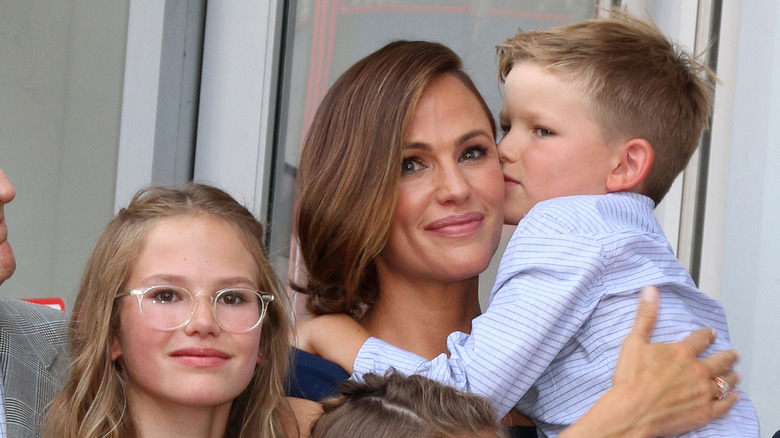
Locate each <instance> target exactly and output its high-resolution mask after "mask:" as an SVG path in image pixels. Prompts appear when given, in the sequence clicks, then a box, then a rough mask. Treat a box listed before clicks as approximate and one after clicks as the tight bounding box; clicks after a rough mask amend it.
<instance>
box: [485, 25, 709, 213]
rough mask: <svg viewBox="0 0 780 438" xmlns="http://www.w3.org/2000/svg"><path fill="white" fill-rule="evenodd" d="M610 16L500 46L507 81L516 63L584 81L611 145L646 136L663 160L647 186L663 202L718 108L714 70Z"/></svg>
mask: <svg viewBox="0 0 780 438" xmlns="http://www.w3.org/2000/svg"><path fill="white" fill-rule="evenodd" d="M610 12H611V14H610V16H609V17H600V18H594V19H591V20H588V21H585V22H582V23H576V24H571V25H567V26H560V27H555V28H552V29H547V30H535V31H531V32H523V31H519V32H518V33H517V35H515V36H514V37H512V38H510V39H508V40H507V41H506V42H504V43H502V44H499V45H498V46H497V49H498V56H499V76H500V79H501V80H502V81H503V80H505V79H506V76H507V75H508V74H509V71H510V70H511V69H512V65H513V64H514V63H515V62H522V61H528V62H533V63H535V64H537V65H541V66H543V67H545V68H547V69H549V71H551V72H553V73H554V74H557V75H560V77H562V78H566V79H568V80H571V81H572V82H574V83H576V84H578V85H579V86H580V87H581V89H582V90H583V93H584V95H583V98H584V99H585V100H586V102H587V103H588V104H589V106H590V108H591V110H592V113H593V116H594V118H595V120H596V123H598V124H599V125H600V128H601V133H602V135H604V137H605V139H606V140H607V143H614V142H620V141H626V140H629V139H632V138H644V139H645V140H647V141H648V142H649V143H650V144H651V145H652V147H653V150H654V152H655V161H654V164H653V166H652V168H651V170H650V173H649V174H648V176H647V178H646V179H645V181H644V182H643V184H642V186H641V191H642V193H643V194H645V195H647V196H649V197H650V198H652V199H653V201H655V203H656V204H658V203H659V202H661V199H662V198H663V197H664V195H665V194H666V192H667V191H669V188H670V187H671V185H672V183H673V182H674V179H675V178H676V177H677V175H678V174H679V173H680V172H681V171H682V170H683V169H685V166H686V165H687V163H688V160H689V159H690V157H691V155H693V152H694V151H695V150H696V147H697V146H698V143H699V138H700V137H701V134H702V132H703V130H704V129H705V128H706V127H707V123H708V122H707V121H708V118H709V116H710V114H711V111H712V103H713V98H714V97H713V94H714V89H713V83H712V82H711V81H709V80H708V79H707V78H706V76H709V77H710V78H711V79H713V80H714V75H713V74H712V72H711V71H710V70H709V69H708V68H707V67H706V66H705V65H703V64H702V63H701V62H700V60H699V59H697V58H693V57H691V56H689V55H688V54H687V53H685V52H684V51H683V50H682V49H681V48H680V47H678V46H676V45H675V44H673V43H672V42H670V41H669V40H668V39H667V38H666V37H665V36H664V35H663V34H662V33H661V32H660V31H659V30H658V29H657V28H656V27H655V26H654V25H652V24H649V23H645V22H643V21H641V20H639V19H637V18H635V17H632V16H631V15H630V14H629V13H628V12H625V11H623V10H620V9H613V10H612V11H610Z"/></svg>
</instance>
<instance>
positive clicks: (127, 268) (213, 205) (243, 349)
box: [46, 184, 293, 438]
mask: <svg viewBox="0 0 780 438" xmlns="http://www.w3.org/2000/svg"><path fill="white" fill-rule="evenodd" d="M262 242H263V229H262V226H261V225H260V223H258V222H257V220H256V219H255V218H254V216H253V215H252V214H251V213H250V212H249V211H248V210H247V209H246V208H244V207H243V206H241V205H240V204H239V203H237V202H236V201H235V200H234V199H233V198H231V197H230V196H229V195H228V194H226V193H225V192H223V191H221V190H219V189H216V188H213V187H209V186H206V185H201V184H190V185H188V186H186V187H185V188H183V189H181V190H171V189H165V188H159V187H152V188H147V189H145V190H142V191H140V192H139V193H138V194H137V195H136V196H135V197H134V198H133V200H132V201H131V202H130V205H129V206H128V207H127V208H125V209H122V210H121V211H120V212H119V214H118V215H117V216H116V217H115V218H114V219H113V220H112V221H111V222H110V223H109V225H108V227H107V228H106V229H105V231H104V232H103V235H102V236H101V237H100V239H99V241H98V243H97V246H96V248H95V250H94V251H93V253H92V255H91V257H90V259H89V261H88V263H87V267H86V270H85V273H84V277H83V279H82V282H81V286H80V288H79V293H78V296H77V298H76V303H75V308H74V313H73V318H72V320H71V323H70V339H69V341H70V352H71V358H72V371H71V375H70V378H69V380H68V381H67V383H66V384H65V387H64V389H63V391H62V392H61V393H60V394H59V395H58V396H57V397H56V398H55V400H54V401H53V404H52V406H51V409H50V410H49V412H50V414H49V418H48V423H47V429H46V430H47V435H49V436H57V437H73V438H76V437H78V438H87V437H120V436H121V437H128V436H135V437H144V436H180V435H181V436H184V435H186V436H188V437H195V436H197V437H222V436H230V437H244V436H247V437H249V436H251V437H257V436H262V437H281V436H284V432H283V419H290V418H291V416H290V415H291V414H289V411H290V410H289V407H288V405H287V403H286V401H285V400H284V399H283V378H284V376H285V375H286V372H287V363H288V345H287V343H288V339H289V330H290V323H289V320H288V316H287V315H288V312H287V305H286V303H285V299H284V296H283V295H282V294H281V293H280V291H279V288H278V283H277V279H276V278H275V276H274V274H273V272H272V270H271V267H270V265H269V263H268V259H267V257H266V252H265V249H264V247H263V244H262ZM284 423H285V425H290V426H291V424H292V423H293V422H291V421H284Z"/></svg>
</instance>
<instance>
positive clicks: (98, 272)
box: [45, 183, 291, 438]
mask: <svg viewBox="0 0 780 438" xmlns="http://www.w3.org/2000/svg"><path fill="white" fill-rule="evenodd" d="M200 214H205V215H210V216H212V217H215V218H219V219H222V220H224V221H225V222H227V223H230V224H233V225H234V226H235V227H236V228H237V229H238V230H239V231H240V233H241V235H242V236H243V237H244V240H245V242H246V244H247V246H248V248H249V249H250V251H251V253H252V256H253V257H254V259H255V262H256V263H257V267H258V272H259V278H258V279H257V281H258V285H259V286H260V288H261V289H262V290H263V291H264V292H267V293H270V294H273V295H274V301H273V302H272V303H271V304H270V305H269V307H268V312H267V314H266V316H265V319H264V320H263V323H262V336H261V339H260V352H261V354H262V358H263V360H262V364H261V365H258V366H257V367H256V369H255V373H254V376H253V377H252V380H251V382H250V383H249V386H248V387H247V388H246V389H245V390H244V391H243V392H242V393H241V394H240V395H239V396H238V397H237V398H236V399H235V400H234V401H233V405H232V407H231V410H230V417H229V419H228V426H227V430H226V431H225V436H230V437H258V436H261V437H282V436H284V433H283V432H282V417H285V418H291V413H290V411H289V406H288V405H287V403H286V401H285V399H284V379H285V376H286V375H287V369H288V362H289V359H288V358H289V355H288V348H289V347H288V342H289V338H290V336H289V333H290V330H291V328H290V327H291V326H290V320H289V316H288V315H289V313H288V311H287V308H288V307H287V298H286V295H285V294H283V293H281V292H280V290H281V289H280V287H279V282H278V279H277V278H276V276H275V275H274V273H273V271H272V269H271V266H270V264H269V262H268V257H267V254H266V251H265V248H264V246H263V227H262V225H261V224H260V223H259V222H258V221H257V220H256V219H255V217H254V216H253V215H252V213H250V212H249V211H248V210H247V209H246V208H245V207H244V206H242V205H241V204H239V203H238V202H236V201H235V200H234V199H233V198H232V197H230V195H228V194H227V193H225V192H224V191H222V190H220V189H217V188H214V187H211V186H207V185H203V184H195V183H191V184H188V185H187V186H186V187H184V188H183V189H180V190H176V189H167V188H162V187H149V188H146V189H144V190H141V191H140V192H138V193H137V194H136V195H135V197H134V198H133V200H132V201H131V202H130V205H129V206H128V207H127V208H125V209H122V210H121V211H120V212H119V214H117V216H116V217H115V218H114V219H113V220H112V221H111V222H110V223H109V224H108V226H107V227H106V229H105V230H104V232H103V234H102V236H101V237H100V239H99V240H98V243H97V245H96V246H95V249H94V251H93V252H92V255H91V256H90V258H89V261H88V262H87V266H86V269H85V272H84V276H83V278H82V280H81V285H80V287H79V293H78V296H77V298H76V303H75V306H74V311H73V316H72V318H71V322H70V332H69V335H68V336H69V348H70V357H71V373H70V377H69V379H68V381H67V382H66V383H65V386H64V388H63V390H62V392H60V394H59V395H57V397H56V398H55V399H54V400H53V401H52V404H51V405H50V407H49V415H48V418H47V424H46V432H45V434H46V436H49V437H58V438H60V437H69V438H103V437H117V438H118V437H128V436H134V435H135V426H134V422H133V421H132V412H130V411H129V408H128V406H127V398H126V396H125V394H126V392H127V391H126V389H127V385H128V381H127V380H126V379H125V377H124V375H123V373H122V372H121V371H120V370H119V369H118V368H117V367H116V366H115V364H114V363H113V362H112V361H111V359H110V348H111V343H112V341H113V339H114V337H115V336H116V335H117V333H118V330H119V302H120V301H119V300H115V299H114V298H115V296H116V294H117V293H119V292H120V291H121V288H122V285H123V283H124V281H125V279H126V278H127V275H128V272H129V270H130V266H131V264H132V262H133V260H134V259H135V258H136V256H137V255H138V253H139V251H140V248H141V245H142V243H143V239H144V237H145V235H146V233H147V231H148V229H149V227H150V226H151V225H152V224H153V223H154V222H155V221H156V220H159V219H162V218H168V217H173V216H180V215H200Z"/></svg>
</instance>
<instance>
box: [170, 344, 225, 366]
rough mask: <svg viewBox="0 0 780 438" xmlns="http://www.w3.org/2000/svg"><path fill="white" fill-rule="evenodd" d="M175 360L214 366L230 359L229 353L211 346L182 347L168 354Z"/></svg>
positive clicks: (191, 364)
mask: <svg viewBox="0 0 780 438" xmlns="http://www.w3.org/2000/svg"><path fill="white" fill-rule="evenodd" d="M170 357H171V358H172V359H174V360H175V361H177V362H179V363H182V364H185V365H190V366H196V367H216V366H220V365H222V364H224V363H226V362H227V361H229V360H230V355H229V354H227V353H225V352H224V351H221V350H216V349H213V348H183V349H181V350H176V351H174V352H173V353H171V354H170Z"/></svg>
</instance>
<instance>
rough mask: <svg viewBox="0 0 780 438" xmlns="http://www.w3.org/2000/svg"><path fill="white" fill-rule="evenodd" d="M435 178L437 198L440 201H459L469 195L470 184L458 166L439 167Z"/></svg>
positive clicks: (454, 164)
mask: <svg viewBox="0 0 780 438" xmlns="http://www.w3.org/2000/svg"><path fill="white" fill-rule="evenodd" d="M438 173H439V175H438V178H437V184H438V187H437V199H438V201H439V202H441V203H447V202H454V203H460V202H463V201H464V200H465V199H467V198H468V197H469V194H470V193H471V184H470V183H469V180H468V179H467V178H466V175H465V174H464V173H463V170H462V169H460V167H459V166H458V165H457V164H456V163H453V165H452V166H447V167H446V168H440V169H439V172H438Z"/></svg>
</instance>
